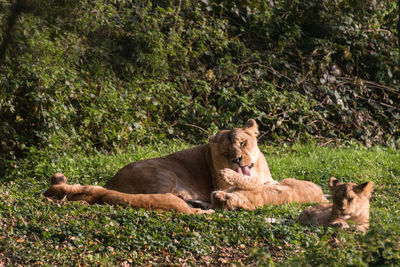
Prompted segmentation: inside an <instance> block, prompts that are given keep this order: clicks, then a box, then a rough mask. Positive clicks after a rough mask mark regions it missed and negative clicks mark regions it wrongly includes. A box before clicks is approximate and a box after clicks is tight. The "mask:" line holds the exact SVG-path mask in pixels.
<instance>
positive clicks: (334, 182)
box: [329, 177, 341, 189]
mask: <svg viewBox="0 0 400 267" xmlns="http://www.w3.org/2000/svg"><path fill="white" fill-rule="evenodd" d="M340 183H341V182H340V181H339V180H338V179H336V178H335V177H331V178H330V179H329V188H331V189H332V188H334V187H335V186H337V185H339V184H340Z"/></svg>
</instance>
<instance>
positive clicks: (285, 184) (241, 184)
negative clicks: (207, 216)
mask: <svg viewBox="0 0 400 267" xmlns="http://www.w3.org/2000/svg"><path fill="white" fill-rule="evenodd" d="M218 178H219V179H221V180H224V181H225V182H227V183H228V184H231V185H232V186H233V187H231V188H229V189H226V190H220V191H215V192H213V193H212V195H211V199H212V203H213V205H214V206H218V207H222V208H226V209H228V210H236V209H250V210H254V209H255V208H256V207H262V206H264V205H267V204H284V203H290V202H299V203H308V202H328V200H327V199H326V198H325V197H324V194H323V192H322V190H321V188H320V187H319V186H318V185H316V184H314V183H312V182H309V181H301V180H296V179H290V178H289V179H284V180H282V181H281V182H279V183H278V182H274V181H273V182H267V183H264V184H261V183H260V182H259V181H258V180H254V179H251V178H250V177H248V176H245V175H243V174H240V173H237V172H234V171H232V170H231V169H223V170H221V171H220V173H219V176H218Z"/></svg>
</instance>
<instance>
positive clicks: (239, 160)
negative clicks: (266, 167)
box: [232, 156, 243, 165]
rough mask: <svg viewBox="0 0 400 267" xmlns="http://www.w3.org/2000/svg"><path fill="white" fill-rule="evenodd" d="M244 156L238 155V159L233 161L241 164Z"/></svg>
mask: <svg viewBox="0 0 400 267" xmlns="http://www.w3.org/2000/svg"><path fill="white" fill-rule="evenodd" d="M242 158H243V157H242V156H239V157H237V158H236V159H234V160H232V163H236V164H239V165H240V162H242Z"/></svg>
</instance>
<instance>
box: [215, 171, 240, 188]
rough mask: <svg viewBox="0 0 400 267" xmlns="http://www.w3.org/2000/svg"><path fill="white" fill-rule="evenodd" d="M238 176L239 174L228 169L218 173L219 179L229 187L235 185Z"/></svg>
mask: <svg viewBox="0 0 400 267" xmlns="http://www.w3.org/2000/svg"><path fill="white" fill-rule="evenodd" d="M238 175H240V174H239V173H237V172H235V171H234V170H232V169H228V168H225V169H222V170H220V171H219V173H218V176H219V178H220V179H221V180H223V181H225V182H227V183H228V184H230V185H235V184H236V183H237V176H238Z"/></svg>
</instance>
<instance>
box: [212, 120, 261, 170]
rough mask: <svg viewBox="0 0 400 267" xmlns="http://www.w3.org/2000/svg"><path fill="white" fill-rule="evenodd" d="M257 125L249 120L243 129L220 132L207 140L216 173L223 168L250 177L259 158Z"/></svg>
mask: <svg viewBox="0 0 400 267" xmlns="http://www.w3.org/2000/svg"><path fill="white" fill-rule="evenodd" d="M258 135H259V132H258V125H257V123H256V122H255V121H254V120H253V119H250V120H248V121H246V122H245V124H244V125H243V128H234V129H232V130H222V131H220V132H218V133H217V134H216V135H213V136H211V137H210V139H209V143H210V145H211V150H212V156H213V164H214V168H215V170H216V171H219V170H222V169H224V168H229V169H232V170H235V171H236V172H238V173H242V174H244V175H247V176H252V169H253V167H254V165H255V164H256V162H257V159H258V157H259V156H260V153H261V152H260V150H259V148H258V146H257V136H258Z"/></svg>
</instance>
